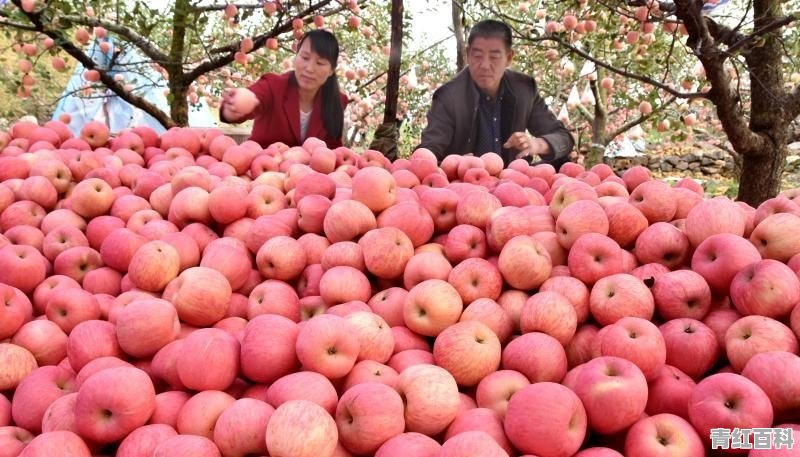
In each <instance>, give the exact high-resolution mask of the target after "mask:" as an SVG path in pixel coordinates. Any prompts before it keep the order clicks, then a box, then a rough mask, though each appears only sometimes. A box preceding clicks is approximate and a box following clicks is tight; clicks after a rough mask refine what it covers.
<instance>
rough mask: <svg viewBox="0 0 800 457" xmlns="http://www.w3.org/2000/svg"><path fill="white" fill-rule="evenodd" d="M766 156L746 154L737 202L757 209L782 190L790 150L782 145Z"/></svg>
mask: <svg viewBox="0 0 800 457" xmlns="http://www.w3.org/2000/svg"><path fill="white" fill-rule="evenodd" d="M764 152H765V153H764V154H758V155H753V154H745V155H744V157H743V158H742V159H743V160H742V170H743V171H742V174H741V176H740V177H739V194H738V197H737V200H739V201H743V202H745V203H747V204H749V205H750V206H752V207H754V208H756V207H758V205H760V204H761V203H762V202H764V200H767V199H769V198H771V197H774V196H776V195H777V194H778V192H779V191H780V188H781V177H782V175H783V168H784V165H785V163H786V155H787V154H788V149H787V148H786V146H785V145H783V144H782V145H780V146H778V147H776V148H775V150H773V151H764Z"/></svg>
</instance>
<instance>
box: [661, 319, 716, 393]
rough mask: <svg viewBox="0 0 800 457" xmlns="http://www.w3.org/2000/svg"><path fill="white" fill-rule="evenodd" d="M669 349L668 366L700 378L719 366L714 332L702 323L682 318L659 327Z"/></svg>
mask: <svg viewBox="0 0 800 457" xmlns="http://www.w3.org/2000/svg"><path fill="white" fill-rule="evenodd" d="M659 330H661V334H662V335H663V336H664V343H665V345H666V349H667V363H668V364H669V365H672V366H674V367H675V368H678V369H680V370H681V371H683V372H684V373H686V374H687V375H689V376H690V377H692V378H694V379H700V378H701V377H702V376H703V375H704V374H705V373H706V372H708V370H709V369H711V367H713V366H714V364H716V363H717V358H718V355H719V345H718V343H717V337H716V335H715V334H714V331H713V330H711V328H710V327H708V326H707V325H705V324H703V323H702V322H700V321H698V320H695V319H689V318H683V319H673V320H670V321H667V322H665V323H663V324H661V326H660V327H659Z"/></svg>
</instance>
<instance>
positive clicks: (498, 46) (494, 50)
mask: <svg viewBox="0 0 800 457" xmlns="http://www.w3.org/2000/svg"><path fill="white" fill-rule="evenodd" d="M513 56H514V53H513V52H512V51H511V50H510V49H508V48H507V47H506V44H505V42H504V41H503V39H502V38H483V37H477V38H475V39H474V40H472V44H470V46H469V48H468V49H467V60H468V61H469V74H470V76H472V80H473V81H475V84H477V85H478V87H480V88H481V90H482V91H484V92H485V93H486V94H487V95H491V96H493V97H494V96H495V95H497V91H498V89H499V88H500V80H501V79H502V78H503V72H504V71H505V70H506V67H508V64H509V63H510V62H511V58H512V57H513Z"/></svg>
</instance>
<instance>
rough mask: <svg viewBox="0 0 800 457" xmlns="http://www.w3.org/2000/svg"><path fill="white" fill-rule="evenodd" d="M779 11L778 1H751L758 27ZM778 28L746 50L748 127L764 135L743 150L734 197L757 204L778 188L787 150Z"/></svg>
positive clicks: (770, 196) (770, 20)
mask: <svg viewBox="0 0 800 457" xmlns="http://www.w3.org/2000/svg"><path fill="white" fill-rule="evenodd" d="M780 15H781V6H780V1H778V0H762V1H756V2H754V4H753V18H754V27H755V29H756V30H758V29H759V28H761V27H765V26H766V25H767V24H769V23H771V22H773V21H775V20H776V19H777V18H778V17H779V16H780ZM780 40H781V38H780V31H774V32H772V33H769V34H766V35H763V42H762V44H761V45H760V46H755V47H753V48H751V49H749V50H748V52H747V54H746V62H747V67H748V71H749V73H750V81H751V82H750V86H751V91H752V100H751V101H750V130H751V131H753V132H755V133H757V134H759V135H761V136H762V137H763V138H765V141H764V142H763V143H764V145H763V146H761V147H758V148H753V149H751V150H745V151H743V154H742V155H743V161H742V173H741V176H740V177H739V194H738V196H737V198H738V200H741V201H744V202H746V203H748V204H750V205H751V206H758V205H759V204H761V202H763V201H764V200H767V199H769V198H772V197H774V196H776V195H777V194H778V192H780V188H781V176H782V174H783V168H784V165H785V161H786V155H787V154H788V150H787V148H786V144H787V143H788V140H789V124H790V123H791V121H792V119H791V118H789V117H787V116H788V113H787V111H786V110H785V109H782V106H781V105H783V104H784V103H785V102H784V101H785V100H786V92H785V90H784V88H783V83H784V78H783V69H782V66H783V65H782V62H781V58H782V54H783V52H782V49H781V47H782V44H781V42H780Z"/></svg>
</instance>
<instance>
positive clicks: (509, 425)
mask: <svg viewBox="0 0 800 457" xmlns="http://www.w3.org/2000/svg"><path fill="white" fill-rule="evenodd" d="M503 425H504V428H505V431H506V434H507V435H508V439H509V440H510V441H511V443H512V444H513V445H514V447H516V448H517V449H519V450H520V451H521V452H525V453H527V454H537V455H542V456H553V457H568V456H572V455H573V454H575V452H577V451H578V449H580V447H581V444H582V443H583V439H584V437H585V436H586V432H587V411H586V410H585V409H584V407H583V404H581V400H580V399H579V398H578V395H576V394H575V393H574V392H573V391H571V390H570V389H568V388H567V387H564V386H562V385H560V384H556V383H552V382H539V383H536V384H531V385H528V386H525V387H523V388H522V389H520V390H518V391H517V392H516V393H515V394H514V395H513V396H512V397H511V400H510V401H509V402H508V411H507V412H506V416H505V420H504V423H503Z"/></svg>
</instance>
